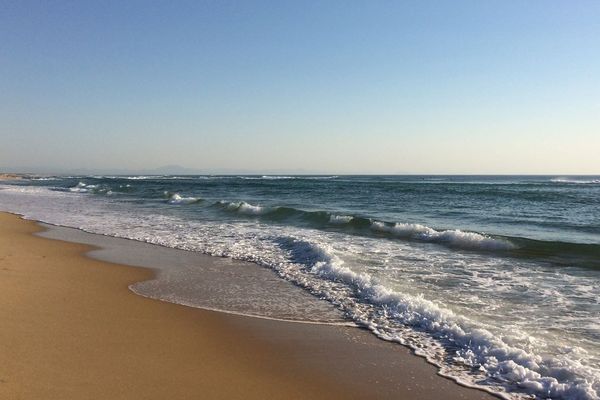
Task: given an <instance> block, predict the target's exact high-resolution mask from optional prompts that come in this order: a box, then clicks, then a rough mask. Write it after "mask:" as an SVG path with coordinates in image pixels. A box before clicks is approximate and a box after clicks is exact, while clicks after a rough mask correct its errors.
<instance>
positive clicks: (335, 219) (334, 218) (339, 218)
mask: <svg viewBox="0 0 600 400" xmlns="http://www.w3.org/2000/svg"><path fill="white" fill-rule="evenodd" d="M353 219H354V217H353V216H351V215H336V214H331V215H330V216H329V222H330V223H332V224H336V225H338V224H339V225H343V224H347V223H349V222H350V221H352V220H353Z"/></svg>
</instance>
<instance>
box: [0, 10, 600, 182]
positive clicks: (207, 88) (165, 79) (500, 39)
mask: <svg viewBox="0 0 600 400" xmlns="http://www.w3.org/2000/svg"><path fill="white" fill-rule="evenodd" d="M0 141H1V142H0V143H1V144H0V167H4V168H14V167H19V166H32V167H47V168H50V169H64V168H131V169H140V168H153V167H158V166H160V165H165V164H180V165H184V166H186V167H190V168H206V169H214V168H216V169H220V168H230V169H237V170H252V171H261V170H283V169H285V170H296V169H303V170H306V171H318V172H333V173H344V172H346V173H399V172H405V173H406V172H407V173H551V174H555V173H564V174H569V173H571V174H577V173H580V174H582V173H596V174H600V1H566V0H565V1H551V0H544V1H506V0H502V1H436V2H427V1H416V0H415V1H409V2H403V1H320V2H310V1H294V2H286V1H271V2H266V1H265V2H262V1H260V2H256V1H237V2H230V1H190V2H176V1H173V2H172V1H164V2H158V1H139V2H136V1H114V2H113V1H94V2H92V1H69V2H60V1H36V2H29V1H0Z"/></svg>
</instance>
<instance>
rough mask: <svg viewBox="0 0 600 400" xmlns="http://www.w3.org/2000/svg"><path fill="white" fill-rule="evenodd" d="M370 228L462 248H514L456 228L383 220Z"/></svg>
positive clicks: (511, 245) (503, 241) (505, 242)
mask: <svg viewBox="0 0 600 400" xmlns="http://www.w3.org/2000/svg"><path fill="white" fill-rule="evenodd" d="M371 229H373V230H374V231H378V232H386V233H390V234H392V235H394V236H398V237H404V238H410V239H415V240H421V241H424V242H435V243H443V244H447V245H449V246H452V247H460V248H463V249H482V250H510V249H514V248H515V246H514V245H513V244H512V243H510V242H508V241H506V240H503V239H494V238H492V237H489V236H486V235H482V234H480V233H476V232H464V231H461V230H458V229H454V230H445V231H437V230H435V229H433V228H430V227H428V226H425V225H421V224H406V223H395V224H391V225H390V224H386V223H385V222H380V221H373V222H372V224H371Z"/></svg>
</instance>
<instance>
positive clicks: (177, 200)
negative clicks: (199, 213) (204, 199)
mask: <svg viewBox="0 0 600 400" xmlns="http://www.w3.org/2000/svg"><path fill="white" fill-rule="evenodd" d="M199 201H201V199H199V198H197V197H182V196H181V195H180V194H179V193H173V194H172V195H171V196H169V200H168V201H167V202H168V203H169V204H192V203H197V202H199Z"/></svg>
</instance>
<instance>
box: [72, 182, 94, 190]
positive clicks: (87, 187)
mask: <svg viewBox="0 0 600 400" xmlns="http://www.w3.org/2000/svg"><path fill="white" fill-rule="evenodd" d="M95 187H96V186H95V185H87V184H85V183H83V182H79V183H78V184H77V185H75V186H73V187H72V188H69V191H70V192H76V193H87V192H89V191H90V189H94V188H95Z"/></svg>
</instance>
